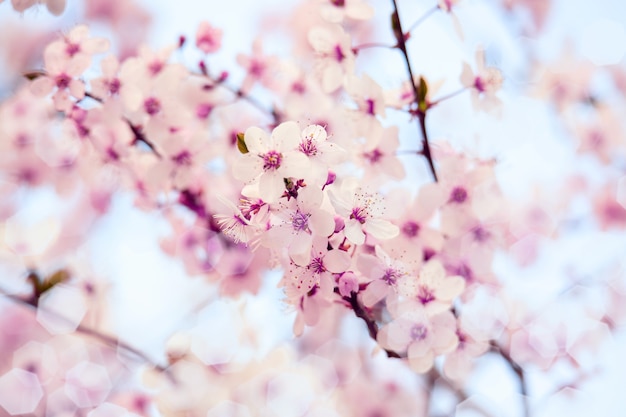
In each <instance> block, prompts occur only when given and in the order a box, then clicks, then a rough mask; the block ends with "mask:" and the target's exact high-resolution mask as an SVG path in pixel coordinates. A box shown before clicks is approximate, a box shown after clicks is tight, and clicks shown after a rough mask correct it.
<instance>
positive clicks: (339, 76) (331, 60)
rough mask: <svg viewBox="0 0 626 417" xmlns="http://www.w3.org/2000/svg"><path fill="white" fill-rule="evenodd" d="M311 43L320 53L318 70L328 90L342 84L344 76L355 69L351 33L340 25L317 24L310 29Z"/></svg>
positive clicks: (333, 89) (324, 87) (334, 89)
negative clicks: (325, 25) (326, 25)
mask: <svg viewBox="0 0 626 417" xmlns="http://www.w3.org/2000/svg"><path fill="white" fill-rule="evenodd" d="M308 39H309V43H310V44H311V46H312V47H313V49H314V50H315V52H316V53H317V54H318V56H319V59H318V62H317V72H318V74H319V77H320V81H321V83H322V88H323V89H324V91H326V92H333V91H336V90H337V89H338V88H339V87H341V86H342V84H343V81H344V76H345V75H346V74H352V72H353V71H354V53H353V52H352V45H351V39H350V35H348V34H347V33H345V32H344V30H343V29H342V28H341V26H339V25H331V26H328V27H323V26H316V27H314V28H313V29H311V30H310V31H309V35H308Z"/></svg>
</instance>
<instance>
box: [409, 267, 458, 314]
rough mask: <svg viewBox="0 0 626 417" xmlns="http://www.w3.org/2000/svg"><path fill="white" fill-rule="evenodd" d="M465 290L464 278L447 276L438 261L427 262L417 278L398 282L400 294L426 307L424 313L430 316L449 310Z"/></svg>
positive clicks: (411, 277) (410, 277)
mask: <svg viewBox="0 0 626 417" xmlns="http://www.w3.org/2000/svg"><path fill="white" fill-rule="evenodd" d="M464 288H465V280H464V279H463V277H460V276H447V274H446V270H445V269H444V267H443V265H442V264H441V262H440V261H438V260H436V259H431V260H430V261H428V262H426V263H425V264H424V266H422V269H421V270H420V272H419V275H418V276H417V277H415V276H405V277H402V279H400V280H399V282H398V294H400V295H402V296H404V297H406V298H408V299H409V300H412V301H414V302H417V303H419V304H421V305H422V306H424V312H425V313H426V314H429V315H433V314H438V313H441V312H442V311H445V310H447V309H449V308H450V307H451V306H452V301H453V300H454V299H455V298H456V297H458V296H459V295H461V293H462V292H463V289H464Z"/></svg>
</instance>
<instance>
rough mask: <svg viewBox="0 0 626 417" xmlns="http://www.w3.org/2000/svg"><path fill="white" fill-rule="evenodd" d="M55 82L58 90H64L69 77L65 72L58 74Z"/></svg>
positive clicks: (68, 82)
mask: <svg viewBox="0 0 626 417" xmlns="http://www.w3.org/2000/svg"><path fill="white" fill-rule="evenodd" d="M55 82H56V85H57V87H58V88H59V90H64V89H66V88H67V87H68V86H69V85H70V77H69V76H68V75H67V74H59V75H57V77H56V79H55Z"/></svg>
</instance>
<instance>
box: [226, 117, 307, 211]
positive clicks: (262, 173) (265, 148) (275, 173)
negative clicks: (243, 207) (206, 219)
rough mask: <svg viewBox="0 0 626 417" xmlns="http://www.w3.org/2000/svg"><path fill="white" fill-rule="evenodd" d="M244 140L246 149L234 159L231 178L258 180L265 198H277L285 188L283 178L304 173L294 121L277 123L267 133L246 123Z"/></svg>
mask: <svg viewBox="0 0 626 417" xmlns="http://www.w3.org/2000/svg"><path fill="white" fill-rule="evenodd" d="M244 141H245V143H246V147H247V149H248V153H246V154H244V155H242V156H241V158H239V160H237V161H236V162H235V167H234V175H235V178H237V179H238V180H240V181H245V182H246V183H252V182H258V186H259V193H260V196H261V198H263V200H264V201H265V202H267V203H275V202H277V201H278V199H279V198H280V197H281V196H282V195H283V192H284V191H285V178H291V177H295V178H302V177H304V176H305V175H306V173H307V170H308V168H309V160H308V159H307V157H306V156H305V155H304V154H303V153H301V152H298V151H297V146H298V142H299V141H300V128H299V127H298V124H297V123H296V122H285V123H281V124H280V125H278V126H277V127H276V128H275V129H274V130H273V131H272V134H271V136H268V134H267V133H266V132H265V131H263V130H262V129H260V128H258V127H254V126H253V127H250V128H248V130H246V133H245V134H244Z"/></svg>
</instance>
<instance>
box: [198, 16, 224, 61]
mask: <svg viewBox="0 0 626 417" xmlns="http://www.w3.org/2000/svg"><path fill="white" fill-rule="evenodd" d="M221 43H222V31H221V30H220V29H217V28H214V27H213V26H211V25H210V24H209V22H206V21H204V22H200V25H199V26H198V30H197V31H196V46H197V47H198V49H200V50H201V51H202V52H204V53H205V54H210V53H213V52H217V51H218V50H219V49H220V47H221Z"/></svg>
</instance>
